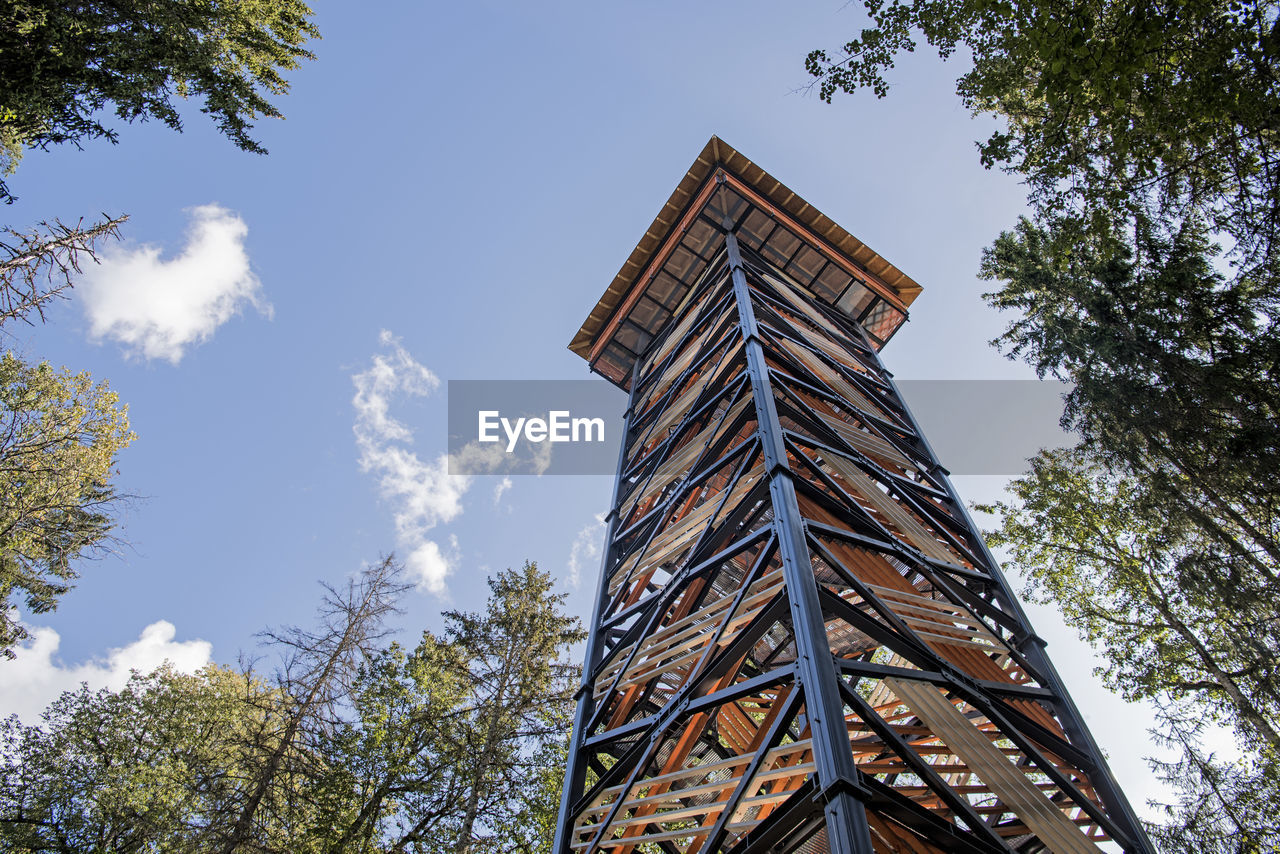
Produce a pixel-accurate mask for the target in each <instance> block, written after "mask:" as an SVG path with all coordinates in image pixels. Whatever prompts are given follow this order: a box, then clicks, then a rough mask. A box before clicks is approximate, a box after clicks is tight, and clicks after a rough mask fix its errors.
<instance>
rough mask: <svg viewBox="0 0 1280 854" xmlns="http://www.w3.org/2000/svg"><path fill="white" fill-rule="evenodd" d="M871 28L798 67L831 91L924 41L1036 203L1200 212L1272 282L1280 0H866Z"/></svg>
mask: <svg viewBox="0 0 1280 854" xmlns="http://www.w3.org/2000/svg"><path fill="white" fill-rule="evenodd" d="M863 5H864V6H865V8H866V10H867V12H868V13H869V15H870V16H871V26H870V27H868V28H866V29H864V30H862V32H861V34H860V35H859V36H858V37H857V38H855V39H852V40H850V41H849V42H848V43H846V44H845V45H844V49H843V51H842V52H840V53H838V54H832V53H828V52H827V51H825V50H815V51H812V52H811V53H810V54H809V55H808V58H807V60H806V68H807V69H808V71H809V73H810V74H811V75H813V76H814V77H815V78H816V80H815V83H816V84H817V85H818V86H819V94H820V96H821V97H822V98H823V99H824V100H827V101H830V100H831V99H832V97H833V96H834V95H835V94H836V93H837V92H854V91H857V90H859V89H861V88H870V89H872V90H873V91H874V92H875V93H876V95H877V96H880V97H884V96H885V95H886V94H887V92H888V88H889V83H888V81H887V80H886V78H885V72H886V71H887V70H888V69H890V68H892V67H893V65H894V61H895V59H896V58H897V57H898V56H899V55H900V54H902V53H904V52H912V51H914V50H915V49H916V47H917V44H918V42H917V40H918V39H920V38H923V40H924V41H925V42H927V43H928V44H929V45H931V46H932V47H934V48H935V49H936V50H937V51H938V53H939V54H940V55H941V56H943V57H944V58H945V57H948V56H950V55H952V54H953V53H955V52H957V51H963V52H964V53H966V54H968V55H969V56H971V57H972V62H973V64H972V68H971V69H970V70H969V71H967V72H966V73H964V74H963V75H961V76H960V78H959V79H958V81H957V94H958V95H959V96H960V98H961V101H962V102H963V103H964V105H965V106H966V107H968V108H969V109H972V110H974V111H975V112H989V113H993V114H995V115H996V116H998V117H999V118H1001V119H1003V124H1004V128H1003V129H1002V130H998V131H996V132H994V133H993V134H992V135H991V136H990V137H989V138H988V139H987V140H986V141H985V142H983V143H981V145H980V146H979V151H980V154H981V157H982V162H983V163H984V164H985V165H987V166H993V165H999V166H1001V167H1003V168H1005V169H1007V170H1009V171H1011V172H1013V173H1015V174H1017V175H1018V176H1020V177H1021V178H1022V179H1023V180H1025V181H1026V182H1027V184H1028V187H1029V189H1030V192H1031V199H1032V201H1033V203H1035V205H1036V210H1037V212H1038V213H1041V214H1050V215H1052V214H1062V213H1064V212H1075V213H1077V214H1081V215H1082V216H1083V217H1084V218H1085V220H1086V221H1087V222H1088V223H1089V224H1090V225H1091V226H1098V227H1105V226H1106V224H1107V223H1109V222H1112V221H1114V220H1115V219H1116V218H1119V219H1120V220H1122V221H1128V220H1130V219H1131V218H1132V217H1133V216H1134V215H1135V214H1136V213H1139V212H1145V213H1146V215H1147V216H1148V217H1149V218H1151V219H1161V218H1166V219H1169V220H1177V219H1183V218H1186V217H1187V216H1190V215H1193V214H1195V213H1199V214H1200V215H1203V216H1205V217H1206V219H1207V222H1208V224H1209V226H1210V228H1211V230H1212V231H1214V232H1217V233H1223V234H1227V235H1230V237H1231V239H1232V240H1233V241H1234V244H1235V245H1234V247H1233V252H1234V254H1235V258H1236V260H1237V262H1238V263H1239V269H1240V271H1241V272H1242V273H1248V274H1252V275H1260V274H1263V273H1265V276H1266V277H1267V278H1268V279H1269V281H1270V286H1271V287H1272V288H1274V287H1276V285H1277V279H1276V275H1275V272H1276V266H1275V264H1276V262H1277V252H1280V241H1278V239H1277V238H1278V237H1280V136H1278V135H1277V130H1280V125H1278V124H1277V122H1278V121H1280V120H1278V119H1277V118H1276V117H1277V116H1280V19H1278V17H1277V11H1278V10H1280V6H1278V5H1277V3H1276V2H1275V0H1154V2H1149V3H1128V2H1119V0H1101V2H1097V3H1083V4H1082V3H1075V2H1069V0H1034V2H1026V0H1024V2H1013V0H906V2H902V0H890V2H888V3H885V2H884V0H864V2H863Z"/></svg>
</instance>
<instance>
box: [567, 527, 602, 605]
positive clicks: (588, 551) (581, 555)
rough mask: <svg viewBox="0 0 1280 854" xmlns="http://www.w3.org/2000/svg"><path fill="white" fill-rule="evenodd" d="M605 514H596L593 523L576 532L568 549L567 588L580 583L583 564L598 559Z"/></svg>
mask: <svg viewBox="0 0 1280 854" xmlns="http://www.w3.org/2000/svg"><path fill="white" fill-rule="evenodd" d="M604 519H605V514H604V513H597V514H596V518H595V521H594V522H592V523H591V524H590V525H587V526H586V527H585V528H583V529H582V530H581V531H579V532H578V536H576V537H574V539H573V547H572V548H571V549H569V578H568V582H569V586H571V587H577V586H578V585H579V584H580V583H581V581H582V567H583V565H584V564H586V563H588V562H591V561H598V560H599V559H600V546H601V541H602V540H603V539H604V533H605V524H604Z"/></svg>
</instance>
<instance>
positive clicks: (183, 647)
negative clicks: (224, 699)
mask: <svg viewBox="0 0 1280 854" xmlns="http://www.w3.org/2000/svg"><path fill="white" fill-rule="evenodd" d="M30 632H31V637H30V639H29V640H28V641H27V642H26V643H25V644H24V645H23V646H21V647H19V648H18V649H16V650H14V652H15V655H16V657H15V658H14V659H13V660H12V661H6V662H3V663H0V668H2V670H0V672H2V673H3V677H4V678H3V679H0V718H3V717H7V716H9V715H11V714H16V715H17V716H18V717H19V718H21V719H22V721H23V723H26V724H34V723H36V722H37V721H39V718H40V713H41V712H42V711H44V709H45V707H46V706H48V705H49V703H51V702H52V701H53V700H56V699H57V698H58V697H59V696H61V694H62V692H64V691H70V690H73V689H75V688H78V687H79V686H80V683H81V682H84V683H86V684H87V685H88V686H89V687H90V688H91V689H93V690H97V689H99V688H110V689H111V690H113V691H118V690H119V689H121V688H123V687H124V685H125V683H126V682H127V681H128V680H129V672H130V671H132V670H137V671H138V672H140V673H150V672H151V671H152V670H155V669H156V668H157V667H159V666H160V665H161V664H164V663H165V662H166V661H168V662H170V663H171V664H172V665H173V667H174V668H175V669H176V670H179V671H182V672H184V673H194V672H195V671H197V670H199V669H200V668H201V667H204V666H205V665H206V664H208V663H209V659H210V655H211V654H212V652H213V646H212V645H211V644H210V643H208V642H207V641H202V640H189V641H175V640H174V637H175V636H176V635H177V630H176V629H175V628H174V626H173V623H170V622H168V621H167V620H157V621H156V622H154V623H152V624H151V625H149V626H147V627H146V628H145V629H143V630H142V633H141V634H140V635H138V639H137V640H136V641H134V642H132V643H130V644H128V645H126V646H122V647H120V648H119V649H112V650H109V651H108V652H107V654H106V656H105V657H104V658H101V659H93V660H90V661H87V662H84V663H82V664H75V665H71V666H66V665H63V664H62V663H61V662H59V661H58V660H57V659H56V658H55V655H56V653H57V652H58V646H59V644H60V643H61V642H62V638H61V637H60V636H59V635H58V633H57V632H56V631H54V630H53V629H50V628H45V627H34V628H31V629H30Z"/></svg>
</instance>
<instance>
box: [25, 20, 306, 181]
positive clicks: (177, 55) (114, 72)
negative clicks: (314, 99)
mask: <svg viewBox="0 0 1280 854" xmlns="http://www.w3.org/2000/svg"><path fill="white" fill-rule="evenodd" d="M312 14H313V13H312V11H311V8H310V7H309V6H307V5H306V4H305V3H303V2H301V0H237V2H234V3H219V2H213V0H197V2H191V0H150V2H146V3H110V2H88V3H66V2H47V0H0V175H7V174H11V173H12V172H13V170H14V169H15V168H16V166H17V163H18V160H19V159H20V158H21V156H22V152H23V151H24V150H25V149H29V148H42V149H47V148H48V147H49V146H51V145H59V144H62V143H71V144H72V145H75V146H77V147H79V146H81V145H82V144H83V143H84V142H86V141H88V140H92V139H95V138H105V139H107V140H110V141H112V142H114V141H115V139H116V137H117V133H118V132H117V130H115V129H114V128H113V127H112V126H111V125H110V124H109V123H108V119H107V115H106V113H107V112H109V113H110V114H111V115H114V117H115V118H116V119H118V120H121V121H124V122H133V121H138V120H146V119H155V120H157V121H160V122H163V123H164V124H165V125H167V126H169V127H171V128H173V129H174V130H181V129H182V116H181V113H180V112H179V109H178V106H177V104H176V102H175V98H196V99H199V100H200V102H201V107H200V109H201V112H204V113H206V114H208V115H209V117H210V118H211V119H212V120H213V121H214V123H215V124H216V125H217V127H218V130H219V131H221V132H222V133H223V134H224V135H225V136H226V137H227V138H228V139H230V140H231V141H232V142H233V143H235V144H236V145H237V146H238V147H239V148H242V149H244V150H246V151H253V152H259V153H264V152H265V149H264V148H263V147H262V145H261V143H259V142H258V141H257V140H256V139H255V138H254V137H253V135H252V131H253V125H254V122H255V121H256V120H257V119H258V118H259V117H261V116H265V117H268V118H280V117H281V114H280V112H279V110H278V109H277V108H276V107H275V106H274V105H273V104H272V103H271V101H270V100H269V98H270V96H272V95H280V94H283V93H285V92H287V91H288V89H289V83H288V81H287V79H286V78H285V76H284V73H285V72H287V71H290V70H293V69H295V68H297V67H298V66H299V64H300V63H301V62H302V61H303V60H306V59H311V58H313V55H312V53H311V52H310V51H309V50H308V49H307V48H306V44H307V42H308V41H309V40H310V39H312V38H318V37H319V31H318V30H317V29H316V26H315V24H314V23H313V22H312V20H311V16H312ZM8 195H9V194H8V190H7V188H6V187H5V185H4V183H3V182H0V198H3V197H7V196H8Z"/></svg>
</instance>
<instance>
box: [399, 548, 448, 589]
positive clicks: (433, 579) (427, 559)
mask: <svg viewBox="0 0 1280 854" xmlns="http://www.w3.org/2000/svg"><path fill="white" fill-rule="evenodd" d="M404 563H405V568H406V569H407V570H408V571H409V577H410V578H414V579H417V582H418V586H419V587H422V588H424V589H426V590H429V591H431V592H432V593H443V592H444V589H445V586H444V580H445V578H446V577H448V575H449V561H448V560H447V559H446V558H445V556H444V555H443V554H442V553H441V551H440V545H439V543H435V542H432V541H431V540H425V541H423V543H422V544H421V545H420V546H418V547H417V548H415V549H414V550H413V551H411V552H409V556H408V557H407V558H405V562H404Z"/></svg>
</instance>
